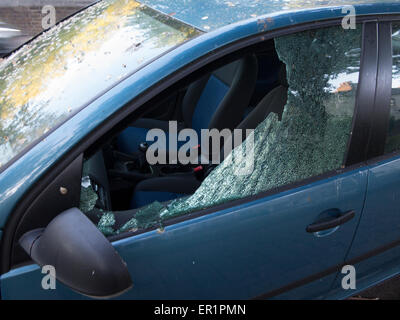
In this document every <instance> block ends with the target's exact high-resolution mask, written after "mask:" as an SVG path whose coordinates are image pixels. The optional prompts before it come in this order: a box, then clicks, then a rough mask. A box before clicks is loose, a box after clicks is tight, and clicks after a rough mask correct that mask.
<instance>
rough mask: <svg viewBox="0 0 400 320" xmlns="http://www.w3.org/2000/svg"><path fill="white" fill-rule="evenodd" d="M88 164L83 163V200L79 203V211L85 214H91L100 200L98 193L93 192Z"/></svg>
mask: <svg viewBox="0 0 400 320" xmlns="http://www.w3.org/2000/svg"><path fill="white" fill-rule="evenodd" d="M88 166H89V164H88V162H83V168H82V179H81V198H80V201H79V209H80V210H81V211H82V212H83V213H88V212H90V211H91V210H92V209H93V208H94V207H95V206H96V202H97V200H98V199H99V196H98V195H97V193H96V191H95V190H93V186H92V183H91V181H90V177H89V175H88V174H89V169H88Z"/></svg>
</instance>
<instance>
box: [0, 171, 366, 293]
mask: <svg viewBox="0 0 400 320" xmlns="http://www.w3.org/2000/svg"><path fill="white" fill-rule="evenodd" d="M367 171H368V169H364V170H354V171H351V172H346V173H342V174H339V175H338V176H336V175H335V176H333V177H330V178H327V179H324V180H321V181H316V182H313V183H310V184H308V185H306V186H302V187H298V188H294V189H291V190H289V191H283V192H281V193H278V194H273V195H270V196H266V197H263V198H260V199H258V200H255V201H251V202H246V203H243V204H240V205H237V206H234V207H231V208H226V209H221V210H218V211H217V212H215V213H211V214H208V215H204V216H201V217H197V218H194V219H190V220H186V221H183V222H180V223H176V224H173V225H171V226H167V227H165V229H164V230H161V231H160V230H154V231H149V232H145V233H142V234H139V235H136V236H133V237H129V238H125V239H122V240H117V241H115V242H113V245H114V247H115V248H116V250H117V251H118V253H119V254H120V256H121V257H122V258H123V259H124V261H125V262H126V263H127V266H128V269H129V271H130V274H131V277H132V280H133V288H132V289H131V290H129V291H127V292H126V293H124V294H123V295H121V296H120V298H121V299H124V298H125V299H247V298H255V297H258V296H260V295H262V294H263V293H264V292H269V291H274V290H277V289H279V288H280V287H282V286H285V285H289V284H290V283H292V282H295V281H299V280H302V279H304V278H307V277H310V276H313V275H315V274H317V273H318V272H319V271H321V270H326V269H329V268H331V267H334V266H336V265H339V264H341V263H343V261H344V257H345V255H346V253H347V251H348V249H349V247H350V244H351V240H352V239H353V235H354V231H355V229H356V226H357V224H358V220H359V218H360V216H361V211H362V207H363V202H364V196H365V190H366V186H367ZM331 208H336V209H339V210H340V211H342V212H345V211H348V210H354V211H355V212H356V216H355V218H353V219H352V220H351V221H349V222H347V223H346V224H343V225H342V226H340V228H338V229H331V230H326V232H324V233H322V232H321V233H319V234H312V233H308V232H306V227H307V225H309V224H311V223H313V222H315V221H316V220H317V219H318V217H319V216H320V213H321V212H325V211H326V210H327V209H331ZM288 235H290V236H288ZM232 244H235V245H232ZM249 244H251V245H249ZM29 274H31V276H29ZM335 276H336V270H333V271H332V272H331V273H330V274H328V275H327V276H326V277H324V278H322V279H319V278H318V279H315V281H316V284H317V285H316V284H313V285H309V286H308V287H307V289H305V288H303V289H301V290H298V291H295V292H294V293H292V294H290V293H285V294H282V295H281V296H278V298H286V299H288V298H294V297H295V296H297V298H316V297H318V298H321V297H323V296H324V295H325V294H326V293H327V292H328V291H329V288H330V287H331V284H332V282H333V280H334V279H335ZM39 277H40V270H39V269H38V268H35V267H31V268H27V267H22V268H21V270H20V271H18V269H15V270H12V271H10V272H9V273H6V274H4V275H3V276H2V278H1V282H2V296H3V297H4V298H11V299H15V298H27V299H30V298H33V297H35V298H39V297H40V298H43V299H51V298H54V297H56V298H69V297H71V290H70V289H66V288H65V287H64V286H60V288H57V289H56V290H47V291H46V290H42V288H41V287H40V285H39V282H37V284H36V285H34V284H33V283H32V285H30V286H29V287H26V286H25V288H26V289H25V290H23V291H24V292H20V291H19V290H18V289H16V288H19V287H20V286H21V285H22V283H21V281H22V279H25V280H27V281H28V282H29V283H31V282H32V279H39ZM299 295H300V296H299ZM77 296H79V295H78V294H77Z"/></svg>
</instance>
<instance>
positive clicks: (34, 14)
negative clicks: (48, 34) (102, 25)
mask: <svg viewBox="0 0 400 320" xmlns="http://www.w3.org/2000/svg"><path fill="white" fill-rule="evenodd" d="M0 1H1V0H0ZM92 1H93V0H88V1H86V2H85V1H81V2H79V3H78V2H73V1H70V4H69V3H68V1H65V2H64V3H63V6H60V5H54V7H55V9H56V19H57V21H60V20H62V19H64V18H65V17H67V16H69V15H71V14H73V13H74V12H76V11H78V10H80V9H81V8H83V7H85V6H87V5H88V4H89V3H90V2H92ZM47 2H48V4H51V1H47ZM36 3H37V2H36ZM42 18H43V14H42V6H37V5H36V6H35V5H31V6H27V5H22V6H12V5H10V6H2V5H1V4H0V21H3V22H6V23H9V24H11V25H13V26H14V27H16V28H18V29H20V30H21V31H22V32H23V33H24V34H25V35H28V36H34V35H36V34H38V33H39V32H42V31H43V29H42Z"/></svg>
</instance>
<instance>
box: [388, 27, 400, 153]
mask: <svg viewBox="0 0 400 320" xmlns="http://www.w3.org/2000/svg"><path fill="white" fill-rule="evenodd" d="M392 59H393V62H392V64H393V65H392V96H391V99H390V119H389V129H388V134H387V137H386V144H385V153H390V152H393V151H397V150H400V24H393V27H392Z"/></svg>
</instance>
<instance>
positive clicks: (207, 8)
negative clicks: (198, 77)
mask: <svg viewBox="0 0 400 320" xmlns="http://www.w3.org/2000/svg"><path fill="white" fill-rule="evenodd" d="M141 2H142V3H144V4H146V5H148V6H149V7H151V8H154V9H156V10H159V11H161V12H163V13H165V14H168V15H171V16H173V17H174V18H177V19H179V20H182V21H184V22H185V23H187V24H190V25H193V26H196V27H197V28H199V29H202V30H204V31H209V30H215V29H217V28H220V27H223V26H225V25H228V24H231V23H235V22H238V21H243V20H246V19H251V18H255V17H259V16H263V15H269V21H268V20H267V21H266V24H267V25H268V28H270V27H271V26H273V25H274V20H273V16H274V15H275V14H276V13H279V14H282V12H285V11H286V12H288V13H289V14H291V15H293V21H292V23H293V24H295V23H296V16H295V12H296V10H299V9H301V10H304V9H306V10H307V11H309V12H313V11H314V12H315V11H316V10H322V11H325V12H326V13H329V11H330V9H326V8H324V7H332V8H333V7H335V6H344V5H359V4H375V3H378V1H376V0H334V1H329V0H311V1H308V0H297V1H287V0H274V1H259V0H232V1H226V0H211V1H198V0H177V1H169V0H142V1H141ZM390 2H393V1H390V0H389V1H388V0H383V1H379V3H380V4H381V5H382V6H383V5H384V3H390ZM363 7H365V6H363ZM310 9H311V10H310ZM357 9H361V7H356V12H357V14H360V12H358V10H357ZM332 14H336V13H334V12H332Z"/></svg>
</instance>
